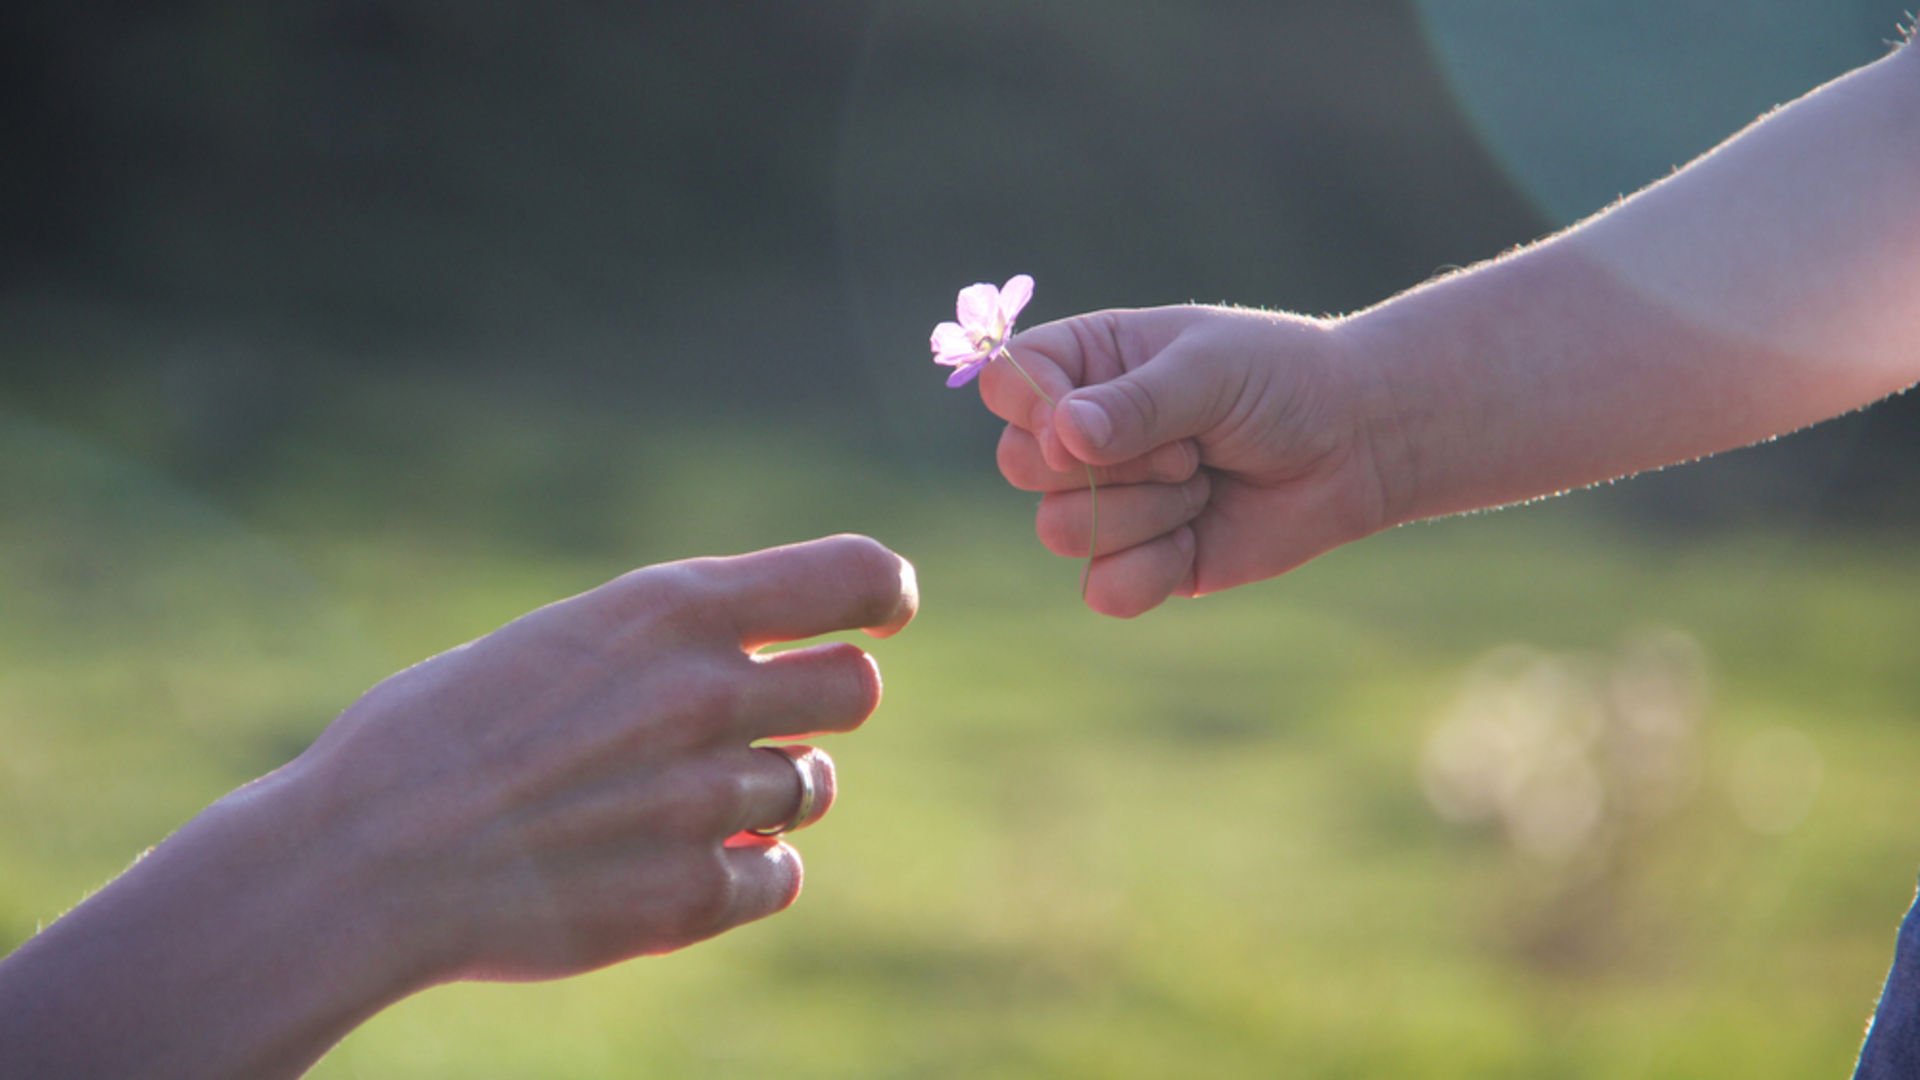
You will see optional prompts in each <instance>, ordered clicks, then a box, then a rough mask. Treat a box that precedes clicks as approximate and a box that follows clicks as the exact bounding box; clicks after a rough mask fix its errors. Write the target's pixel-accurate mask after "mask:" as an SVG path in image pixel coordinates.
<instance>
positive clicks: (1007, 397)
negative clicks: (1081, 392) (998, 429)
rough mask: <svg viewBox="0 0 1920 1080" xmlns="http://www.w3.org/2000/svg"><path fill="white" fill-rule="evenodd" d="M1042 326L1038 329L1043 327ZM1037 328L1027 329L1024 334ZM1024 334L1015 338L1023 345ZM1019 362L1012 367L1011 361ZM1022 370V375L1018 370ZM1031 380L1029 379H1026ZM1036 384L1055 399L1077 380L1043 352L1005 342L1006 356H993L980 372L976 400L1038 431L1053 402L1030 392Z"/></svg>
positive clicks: (995, 411) (1074, 384)
mask: <svg viewBox="0 0 1920 1080" xmlns="http://www.w3.org/2000/svg"><path fill="white" fill-rule="evenodd" d="M1045 329H1046V327H1042V328H1041V330H1045ZM1039 332H1040V331H1028V334H1034V333H1039ZM1026 336H1027V335H1022V337H1021V338H1020V339H1019V343H1020V345H1021V346H1024V345H1025V338H1026ZM1015 364H1018V365H1020V367H1019V369H1018V370H1015V368H1014V365H1015ZM1022 371H1024V372H1026V377H1022V376H1021V374H1020V372H1022ZM1029 378H1030V379H1031V380H1032V382H1029V381H1028V379H1029ZM1035 384H1038V385H1039V387H1040V389H1041V390H1044V391H1045V392H1046V395H1047V397H1048V398H1052V399H1053V400H1054V401H1059V400H1060V398H1061V397H1062V396H1063V395H1065V394H1066V393H1067V392H1068V391H1070V390H1072V389H1073V388H1074V387H1075V386H1077V385H1078V383H1076V382H1074V381H1073V380H1071V379H1069V378H1068V377H1067V375H1066V373H1065V372H1064V371H1063V370H1062V369H1061V368H1060V366H1059V365H1058V364H1056V363H1054V362H1053V360H1052V359H1051V358H1050V357H1048V356H1047V355H1046V354H1045V353H1041V352H1037V351H1034V350H1032V349H1028V348H1024V347H1021V348H1015V347H1013V346H1011V345H1010V346H1008V348H1007V356H1005V357H1000V358H998V359H995V360H994V361H993V362H992V363H990V364H988V365H987V367H986V370H984V371H982V372H981V373H980V400H981V401H982V402H983V403H985V405H986V406H987V410H988V411H989V412H991V413H993V414H994V415H995V416H998V417H999V418H1000V419H1002V420H1005V421H1006V422H1007V423H1009V424H1012V425H1014V426H1015V427H1019V428H1024V429H1025V430H1027V431H1038V430H1040V428H1041V427H1042V426H1044V425H1045V423H1046V418H1047V413H1048V412H1049V411H1051V410H1052V408H1053V405H1052V404H1051V403H1050V402H1048V401H1047V400H1046V398H1042V397H1041V396H1040V395H1039V394H1036V393H1034V385H1035Z"/></svg>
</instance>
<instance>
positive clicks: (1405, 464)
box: [1327, 308, 1428, 539]
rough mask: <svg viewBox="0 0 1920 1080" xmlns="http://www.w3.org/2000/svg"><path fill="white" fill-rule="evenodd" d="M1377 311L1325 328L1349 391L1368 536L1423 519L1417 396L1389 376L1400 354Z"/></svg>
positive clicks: (1399, 380)
mask: <svg viewBox="0 0 1920 1080" xmlns="http://www.w3.org/2000/svg"><path fill="white" fill-rule="evenodd" d="M1382 312H1383V309H1382V308H1373V309H1369V310H1368V311H1364V312H1361V313H1359V314H1357V315H1350V316H1348V317H1346V318H1343V319H1338V320H1334V321H1332V322H1330V323H1328V324H1327V332H1328V334H1329V335H1330V336H1331V338H1332V339H1333V342H1334V353H1335V356H1336V363H1337V364H1338V365H1339V367H1340V370H1341V371H1342V372H1343V373H1344V375H1345V376H1346V378H1347V379H1348V382H1349V385H1350V387H1351V390H1350V394H1351V399H1352V417H1353V425H1354V433H1353V441H1354V445H1355V450H1356V454H1355V457H1356V460H1357V461H1358V463H1359V466H1360V467H1359V469H1358V471H1357V476H1356V480H1355V483H1356V484H1357V486H1358V487H1359V489H1360V498H1362V499H1363V500H1366V505H1368V506H1369V507H1370V508H1371V513H1370V514H1369V515H1368V516H1369V518H1370V520H1371V521H1372V523H1373V528H1372V530H1371V531H1374V532H1378V531H1383V530H1385V529H1390V528H1393V527H1395V526H1398V525H1404V524H1406V523H1408V522H1410V521H1417V520H1419V519H1420V518H1422V517H1425V516H1428V515H1427V514H1425V513H1423V512H1422V510H1421V509H1420V507H1421V499H1420V489H1421V484H1420V460H1419V455H1418V453H1417V452H1416V443H1415V428H1416V426H1417V417H1416V415H1415V414H1414V412H1413V411H1412V409H1413V404H1412V403H1413V402H1414V401H1415V400H1417V397H1416V396H1415V395H1412V394H1409V393H1408V388H1407V387H1406V386H1405V383H1404V379H1402V378H1400V377H1399V375H1398V374H1397V373H1396V371H1395V364H1394V362H1393V361H1394V359H1395V357H1396V356H1397V355H1398V354H1399V351H1400V350H1399V349H1398V347H1396V346H1394V345H1393V344H1392V343H1391V340H1390V335H1389V334H1388V333H1387V332H1386V330H1385V327H1383V326H1382V323H1383V322H1384V321H1385V320H1386V318H1387V316H1384V315H1383V314H1382ZM1355 539H1359V538H1358V537H1355Z"/></svg>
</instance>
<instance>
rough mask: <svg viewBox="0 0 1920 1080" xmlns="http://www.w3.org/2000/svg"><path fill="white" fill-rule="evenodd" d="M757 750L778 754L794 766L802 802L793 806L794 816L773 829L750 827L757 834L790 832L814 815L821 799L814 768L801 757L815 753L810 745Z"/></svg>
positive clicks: (770, 747)
mask: <svg viewBox="0 0 1920 1080" xmlns="http://www.w3.org/2000/svg"><path fill="white" fill-rule="evenodd" d="M754 749H755V750H765V751H766V752H767V753H769V754H778V755H779V756H780V759H781V760H782V761H785V762H786V763H787V764H789V765H791V766H793V774H794V775H795V776H797V777H799V778H800V802H799V805H797V806H795V807H794V808H793V816H792V817H790V818H788V819H787V820H785V821H783V822H781V823H780V824H778V825H775V826H774V827H772V828H771V829H748V830H747V831H748V832H750V833H752V834H753V835H755V836H779V835H780V834H782V833H790V832H792V831H793V830H795V829H797V828H799V827H800V826H802V825H804V824H806V823H807V819H808V818H810V817H812V816H813V808H814V804H815V803H817V802H819V801H820V791H819V789H818V788H816V787H814V784H813V770H812V769H809V768H807V766H806V763H805V762H803V761H801V760H800V759H801V758H804V757H806V756H807V755H808V754H811V753H813V748H812V747H808V746H756V747H754Z"/></svg>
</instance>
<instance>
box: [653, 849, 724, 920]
mask: <svg viewBox="0 0 1920 1080" xmlns="http://www.w3.org/2000/svg"><path fill="white" fill-rule="evenodd" d="M678 877H679V889H678V890H677V892H676V895H675V897H674V902H673V903H672V904H671V905H670V906H669V910H668V911H667V913H666V919H665V922H666V926H665V927H664V928H663V929H664V930H665V932H666V934H667V936H668V937H671V938H673V939H676V940H679V941H698V940H700V939H702V938H708V937H712V936H713V935H714V934H717V933H719V932H720V931H722V930H724V929H726V928H727V926H728V925H729V924H730V923H731V922H732V916H733V910H734V901H735V897H736V895H737V893H738V891H739V890H738V886H737V885H736V883H735V881H734V877H733V872H732V869H731V868H730V867H729V866H728V865H727V861H726V857H725V855H724V854H723V851H722V849H721V848H719V847H718V846H712V847H708V848H704V849H702V850H701V851H699V852H698V853H695V854H690V855H689V856H688V857H687V859H686V863H685V865H684V866H683V867H682V868H681V871H680V874H679V875H678Z"/></svg>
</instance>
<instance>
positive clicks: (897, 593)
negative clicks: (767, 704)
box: [711, 535, 920, 649]
mask: <svg viewBox="0 0 1920 1080" xmlns="http://www.w3.org/2000/svg"><path fill="white" fill-rule="evenodd" d="M711 570H712V571H713V574H714V577H715V579H716V580H717V581H718V583H719V585H720V590H719V592H720V596H719V599H718V601H717V602H718V604H719V605H720V606H721V608H722V611H721V612H720V614H721V616H722V618H723V619H724V620H725V621H726V623H727V625H728V626H730V627H731V628H732V630H733V632H734V633H735V634H736V635H737V636H738V638H739V641H740V645H741V647H742V648H747V649H753V648H758V647H760V646H762V645H767V644H771V643H773V642H777V641H797V640H799V639H801V638H809V637H813V636H815V635H817V634H826V633H831V632H833V631H836V630H855V629H858V630H865V631H866V632H867V633H869V634H871V635H873V636H874V637H888V636H891V635H893V634H895V633H898V632H899V631H900V629H901V628H902V627H904V626H906V625H907V623H908V622H909V621H910V620H912V618H913V615H914V612H915V611H917V610H918V609H919V607H920V589H919V584H918V582H917V580H916V578H915V577H914V572H913V564H912V563H910V562H908V561H907V560H905V559H903V558H901V557H900V556H898V555H895V554H894V553H893V552H891V551H889V550H887V548H886V547H885V546H884V545H883V544H881V543H880V542H879V541H877V540H872V539H869V538H867V537H864V536H853V535H841V536H829V537H826V538H824V539H820V540H810V541H807V542H806V543H801V544H789V545H787V546H785V547H777V548H768V549H767V550H765V551H756V552H753V553H752V554H749V555H738V556H734V557H733V558H728V559H716V560H713V563H712V565H711Z"/></svg>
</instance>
